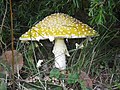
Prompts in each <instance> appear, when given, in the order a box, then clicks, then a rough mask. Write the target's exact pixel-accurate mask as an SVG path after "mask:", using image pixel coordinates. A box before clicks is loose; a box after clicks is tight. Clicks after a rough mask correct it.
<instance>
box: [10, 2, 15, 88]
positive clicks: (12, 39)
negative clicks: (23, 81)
mask: <svg viewBox="0 0 120 90" xmlns="http://www.w3.org/2000/svg"><path fill="white" fill-rule="evenodd" d="M10 20H11V43H12V47H11V48H12V80H13V90H15V82H14V80H15V78H14V51H13V50H14V36H13V12H12V0H10Z"/></svg>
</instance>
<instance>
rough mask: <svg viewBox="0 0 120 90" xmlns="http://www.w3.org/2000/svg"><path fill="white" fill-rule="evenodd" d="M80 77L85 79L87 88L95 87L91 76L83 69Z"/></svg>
mask: <svg viewBox="0 0 120 90" xmlns="http://www.w3.org/2000/svg"><path fill="white" fill-rule="evenodd" d="M80 79H81V80H83V81H84V83H85V86H86V87H87V88H91V89H92V87H93V83H92V80H91V79H90V77H89V76H88V75H87V74H86V72H83V71H81V74H80Z"/></svg>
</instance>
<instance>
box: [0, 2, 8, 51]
mask: <svg viewBox="0 0 120 90" xmlns="http://www.w3.org/2000/svg"><path fill="white" fill-rule="evenodd" d="M7 4H8V1H7V0H6V5H5V7H6V8H5V13H4V16H3V19H2V24H1V27H0V29H1V30H0V47H1V49H2V44H4V45H5V43H4V42H3V41H2V30H3V26H4V22H5V17H6V13H7ZM5 47H6V45H5Z"/></svg>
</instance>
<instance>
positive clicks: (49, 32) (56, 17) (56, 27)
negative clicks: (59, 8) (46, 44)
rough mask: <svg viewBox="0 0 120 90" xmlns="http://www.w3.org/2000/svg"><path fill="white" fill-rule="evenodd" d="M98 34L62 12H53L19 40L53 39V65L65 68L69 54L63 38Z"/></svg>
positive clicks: (61, 68)
mask: <svg viewBox="0 0 120 90" xmlns="http://www.w3.org/2000/svg"><path fill="white" fill-rule="evenodd" d="M93 36H98V33H97V32H96V31H95V30H93V29H92V28H91V27H89V26H88V25H87V24H84V23H82V22H80V21H79V20H77V19H75V18H73V17H71V16H69V15H67V14H63V13H55V14H51V15H50V16H47V17H45V18H44V19H43V20H42V21H40V22H39V23H37V24H36V25H35V26H33V27H32V28H31V29H29V31H28V32H26V33H25V34H23V35H22V36H21V37H20V40H37V41H39V40H44V39H49V40H50V41H55V44H54V47H53V51H52V52H53V53H54V56H55V67H56V68H59V69H60V70H64V69H66V56H65V55H67V56H70V55H69V52H68V50H67V46H66V44H65V42H64V38H85V37H93Z"/></svg>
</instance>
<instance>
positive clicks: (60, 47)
mask: <svg viewBox="0 0 120 90" xmlns="http://www.w3.org/2000/svg"><path fill="white" fill-rule="evenodd" d="M52 52H53V53H54V55H55V67H56V68H59V69H60V70H64V69H66V57H65V55H67V56H70V55H69V52H68V50H67V47H66V44H65V42H64V39H60V38H57V39H55V45H54V47H53V51H52Z"/></svg>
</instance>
